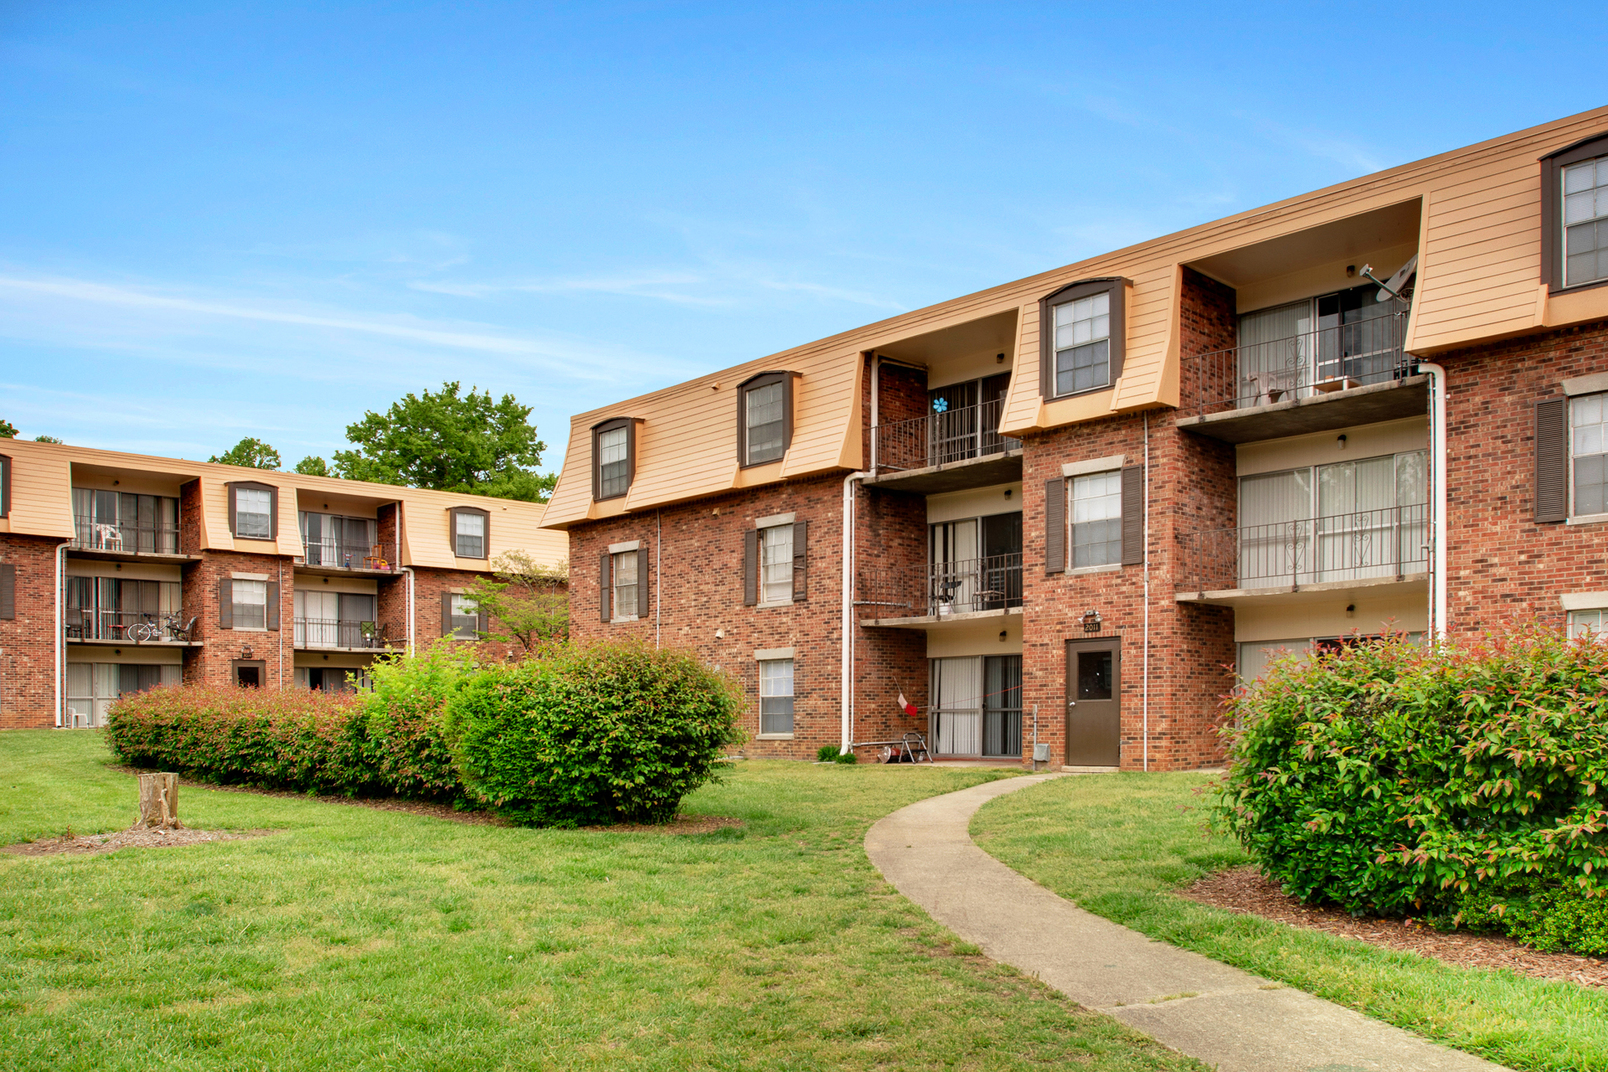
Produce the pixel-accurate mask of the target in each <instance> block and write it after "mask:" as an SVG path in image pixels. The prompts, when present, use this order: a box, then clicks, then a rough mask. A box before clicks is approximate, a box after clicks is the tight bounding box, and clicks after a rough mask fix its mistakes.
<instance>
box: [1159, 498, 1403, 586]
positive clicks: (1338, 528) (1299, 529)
mask: <svg viewBox="0 0 1608 1072" xmlns="http://www.w3.org/2000/svg"><path fill="white" fill-rule="evenodd" d="M1180 539H1181V541H1182V544H1183V546H1182V551H1183V563H1182V566H1183V569H1182V571H1181V572H1180V574H1179V577H1178V590H1179V591H1183V592H1213V591H1224V590H1229V589H1236V588H1241V589H1243V588H1279V587H1286V586H1288V587H1290V588H1292V589H1293V588H1299V587H1300V586H1301V585H1304V584H1321V583H1324V582H1327V581H1361V580H1369V579H1377V578H1386V579H1388V578H1395V579H1397V580H1400V579H1401V578H1403V577H1405V576H1407V575H1408V574H1412V573H1423V572H1425V571H1426V570H1428V569H1429V507H1428V506H1427V505H1424V504H1418V505H1414V506H1394V507H1389V508H1386V509H1383V510H1359V511H1355V512H1353V513H1349V514H1334V515H1330V516H1325V517H1315V518H1305V519H1302V520H1299V521H1283V522H1279V523H1278V524H1272V525H1252V526H1250V527H1248V528H1237V529H1210V530H1207V531H1205V532H1194V533H1190V534H1188V535H1185V536H1182V537H1180Z"/></svg>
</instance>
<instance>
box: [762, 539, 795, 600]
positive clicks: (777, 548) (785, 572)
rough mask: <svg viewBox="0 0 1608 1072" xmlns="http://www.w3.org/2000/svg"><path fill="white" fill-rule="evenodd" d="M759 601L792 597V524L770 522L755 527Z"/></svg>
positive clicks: (790, 598) (791, 598) (789, 598)
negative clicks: (758, 551) (763, 527)
mask: <svg viewBox="0 0 1608 1072" xmlns="http://www.w3.org/2000/svg"><path fill="white" fill-rule="evenodd" d="M759 543H760V578H759V580H760V593H759V599H760V602H761V603H790V602H792V600H793V526H792V525H772V526H771V527H769V528H765V529H761V530H760V531H759Z"/></svg>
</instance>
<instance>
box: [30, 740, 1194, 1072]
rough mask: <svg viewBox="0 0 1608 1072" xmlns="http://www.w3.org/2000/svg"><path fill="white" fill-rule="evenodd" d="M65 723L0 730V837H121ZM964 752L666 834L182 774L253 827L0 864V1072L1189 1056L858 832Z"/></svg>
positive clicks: (107, 776) (702, 805) (1058, 1063)
mask: <svg viewBox="0 0 1608 1072" xmlns="http://www.w3.org/2000/svg"><path fill="white" fill-rule="evenodd" d="M106 764H107V757H106V754H105V751H104V747H103V745H102V744H101V742H100V739H99V737H98V735H97V734H95V733H93V732H89V731H77V732H71V733H62V732H9V733H4V734H0V801H3V802H4V803H3V805H0V843H9V842H14V841H18V840H21V839H23V838H26V837H32V838H39V837H43V836H48V835H53V834H58V833H61V832H63V831H64V830H65V829H66V828H67V827H69V826H71V828H72V830H73V831H75V832H77V833H91V832H97V831H105V830H115V829H119V828H121V827H124V826H127V825H128V824H129V822H131V821H132V819H133V812H134V810H135V801H136V794H135V785H134V782H133V780H132V779H131V778H130V777H129V776H127V775H125V774H120V773H116V772H113V771H110V770H108V769H107V767H106ZM995 776H996V774H995V773H994V772H991V771H985V770H933V769H931V768H922V769H912V768H910V767H902V768H897V767H895V768H890V767H877V766H857V767H856V766H836V765H829V766H814V765H807V764H782V763H771V764H761V763H747V764H741V765H739V766H738V767H737V768H736V769H735V771H734V772H733V773H732V774H731V775H730V777H729V780H728V781H727V782H726V783H725V784H723V785H719V786H714V787H710V788H708V789H706V790H704V791H702V792H700V793H698V794H697V795H696V796H695V797H693V798H690V799H689V801H688V806H687V810H688V811H691V812H695V813H702V814H712V815H734V816H738V817H741V818H742V819H743V820H744V822H745V825H744V826H743V827H741V828H737V829H728V830H722V831H717V832H714V833H710V834H704V835H692V836H682V837H665V836H662V835H651V834H646V835H645V834H603V833H586V832H578V831H568V832H565V831H536V830H520V829H510V828H501V827H489V826H469V825H464V824H459V823H451V822H446V821H442V820H437V819H431V818H422V817H417V816H411V815H407V814H402V813H395V812H384V811H377V810H373V809H367V808H353V807H347V806H342V805H332V804H323V803H319V802H317V801H313V800H303V799H298V798H290V799H285V798H277V797H263V796H257V795H253V794H244V793H224V792H213V791H206V790H202V789H198V788H194V787H189V786H186V787H185V788H184V789H183V790H182V792H181V795H180V812H181V816H182V818H183V819H184V821H185V822H186V823H187V824H188V825H191V826H196V827H202V828H212V829H218V828H232V829H251V828H273V829H278V830H281V831H282V833H279V834H276V835H274V836H272V837H266V838H258V839H254V840H244V841H232V842H220V843H214V844H203V845H192V846H186V847H181V848H170V849H147V850H139V849H125V850H123V851H120V852H116V853H111V854H107V855H100V856H92V857H68V856H55V857H18V856H10V855H0V1068H4V1069H7V1070H11V1069H36V1068H37V1069H45V1068H49V1069H97V1070H105V1069H151V1068H157V1067H161V1068H164V1069H202V1068H207V1069H211V1068H227V1069H231V1070H235V1069H273V1070H275V1072H282V1070H290V1069H339V1070H343V1072H344V1070H348V1069H387V1070H391V1069H440V1070H457V1069H464V1068H475V1069H502V1068H520V1069H526V1068H536V1069H548V1068H551V1069H591V1068H605V1067H606V1068H618V1067H627V1068H643V1069H682V1068H697V1069H704V1068H710V1069H783V1068H785V1069H844V1068H846V1069H870V1068H876V1069H902V1068H922V1069H928V1068H944V1069H953V1068H977V1069H984V1068H986V1069H1020V1068H1047V1067H1057V1068H1059V1067H1063V1066H1066V1065H1074V1066H1076V1067H1078V1068H1083V1069H1099V1070H1108V1069H1109V1070H1115V1069H1198V1068H1199V1067H1200V1066H1199V1065H1197V1064H1195V1063H1194V1062H1191V1061H1188V1060H1186V1059H1183V1058H1181V1057H1178V1056H1177V1055H1175V1054H1172V1053H1170V1052H1168V1051H1165V1050H1163V1049H1161V1048H1160V1047H1159V1046H1157V1045H1155V1044H1154V1043H1151V1042H1149V1041H1148V1040H1145V1039H1142V1038H1140V1037H1138V1036H1136V1035H1134V1034H1132V1033H1131V1032H1129V1031H1127V1030H1126V1029H1124V1028H1122V1027H1121V1026H1120V1025H1118V1024H1116V1023H1115V1022H1113V1021H1111V1020H1108V1019H1106V1018H1104V1017H1100V1016H1096V1015H1093V1014H1090V1013H1087V1012H1084V1011H1082V1010H1080V1009H1078V1008H1076V1007H1075V1006H1073V1005H1072V1004H1071V1003H1069V1002H1067V1001H1065V1000H1063V999H1062V998H1060V997H1059V996H1058V995H1056V994H1054V993H1053V992H1051V991H1049V990H1047V989H1046V988H1044V987H1043V986H1041V985H1039V984H1038V983H1036V982H1034V981H1032V980H1029V979H1026V978H1023V977H1021V976H1019V975H1017V974H1016V973H1014V972H1012V971H1010V970H1008V969H1005V968H1001V967H997V966H995V965H993V964H991V963H990V962H988V961H987V960H985V959H983V958H981V957H979V956H976V955H975V950H970V949H968V948H966V947H964V946H956V945H954V944H952V940H951V936H949V935H948V933H947V932H945V931H943V930H942V929H941V928H939V927H937V926H935V925H933V924H932V923H931V922H930V921H929V920H928V919H927V918H926V916H925V915H924V914H923V913H922V912H921V911H920V910H919V909H916V908H915V907H914V906H912V905H910V904H909V903H908V902H906V901H905V900H904V899H903V898H902V897H900V896H898V895H897V894H896V893H894V892H893V890H892V889H891V888H890V887H888V886H887V885H886V884H885V883H884V882H883V881H882V879H881V877H880V876H879V875H878V874H877V873H876V872H875V871H874V870H873V869H872V867H871V866H870V864H869V862H868V861H867V860H866V858H865V854H864V852H863V850H862V848H861V840H862V838H863V836H864V834H865V830H866V828H867V827H868V826H869V824H870V823H871V822H872V821H874V820H875V819H877V818H879V817H881V816H882V815H885V814H887V813H888V812H890V811H892V810H893V809H895V808H897V807H899V806H901V805H903V804H906V803H908V802H910V801H914V800H917V799H920V798H922V797H926V796H931V795H934V794H937V793H941V792H947V791H950V790H954V789H960V788H964V787H966V786H968V785H974V784H976V783H978V782H980V781H984V780H987V779H989V778H991V777H995Z"/></svg>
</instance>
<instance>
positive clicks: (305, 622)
mask: <svg viewBox="0 0 1608 1072" xmlns="http://www.w3.org/2000/svg"><path fill="white" fill-rule="evenodd" d="M295 622H296V639H295V646H296V647H297V648H310V649H317V650H319V651H380V650H383V649H384V648H385V647H386V641H385V638H384V636H383V635H382V632H383V631H382V630H381V629H380V627H379V625H378V624H377V623H375V622H348V621H340V620H338V619H335V618H297V619H295Z"/></svg>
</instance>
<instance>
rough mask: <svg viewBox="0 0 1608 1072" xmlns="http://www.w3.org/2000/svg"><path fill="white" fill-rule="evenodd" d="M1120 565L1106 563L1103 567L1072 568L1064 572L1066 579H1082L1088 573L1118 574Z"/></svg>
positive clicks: (1118, 563) (1120, 569)
mask: <svg viewBox="0 0 1608 1072" xmlns="http://www.w3.org/2000/svg"><path fill="white" fill-rule="evenodd" d="M1121 571H1122V563H1120V562H1108V563H1106V564H1105V565H1103V566H1074V567H1073V568H1072V569H1069V570H1067V571H1066V575H1067V576H1068V577H1082V576H1085V575H1087V574H1090V573H1120V572H1121Z"/></svg>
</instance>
